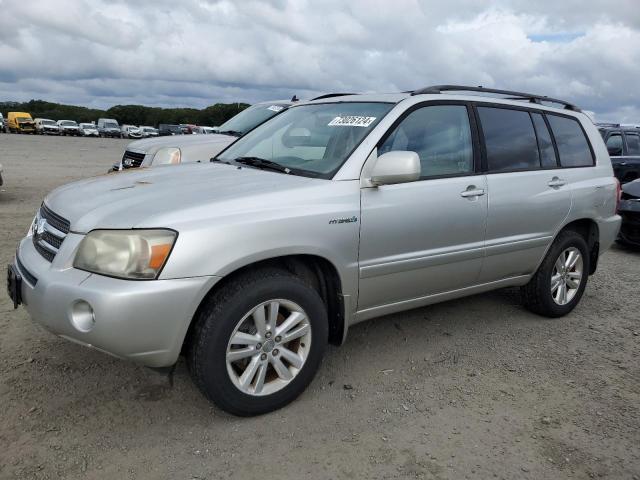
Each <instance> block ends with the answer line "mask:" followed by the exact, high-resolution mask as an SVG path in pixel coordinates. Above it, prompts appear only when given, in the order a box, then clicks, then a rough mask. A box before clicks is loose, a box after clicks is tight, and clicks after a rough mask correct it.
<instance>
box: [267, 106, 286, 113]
mask: <svg viewBox="0 0 640 480" xmlns="http://www.w3.org/2000/svg"><path fill="white" fill-rule="evenodd" d="M267 110H271V111H272V112H281V111H282V110H284V107H281V106H280V105H271V106H270V107H267Z"/></svg>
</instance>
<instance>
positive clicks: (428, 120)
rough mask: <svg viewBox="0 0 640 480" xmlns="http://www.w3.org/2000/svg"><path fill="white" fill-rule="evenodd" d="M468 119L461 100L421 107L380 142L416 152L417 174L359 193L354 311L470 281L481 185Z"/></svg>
mask: <svg viewBox="0 0 640 480" xmlns="http://www.w3.org/2000/svg"><path fill="white" fill-rule="evenodd" d="M472 119H473V114H472V110H471V107H470V106H469V105H466V104H463V103H455V104H453V103H452V104H447V103H444V104H437V105H433V104H426V105H421V106H418V107H416V108H414V109H412V110H411V111H409V112H407V113H406V114H405V116H404V117H403V118H401V120H399V122H397V124H396V125H395V126H394V127H392V129H391V130H390V131H389V132H388V134H387V135H386V136H385V138H383V139H382V141H381V143H380V144H379V145H378V155H382V154H383V153H386V152H389V151H395V150H408V151H414V152H416V153H417V154H418V156H419V157H420V163H421V169H422V173H421V178H420V180H419V181H416V182H410V183H403V184H398V185H382V186H380V187H376V188H363V189H362V193H361V204H362V210H361V227H360V228H361V234H360V283H359V299H358V310H360V311H362V310H375V309H376V308H380V307H383V306H385V305H391V304H403V305H411V304H412V303H411V302H412V301H414V302H419V301H420V300H421V299H422V298H424V297H426V296H429V295H433V294H437V293H441V292H447V291H450V290H455V289H458V288H463V287H468V286H471V285H475V284H476V282H477V280H478V275H479V273H480V268H481V266H482V257H483V254H484V251H483V246H484V231H485V222H486V217H487V186H486V178H485V176H484V175H482V174H477V173H476V166H478V167H479V165H478V164H479V155H478V154H477V148H474V144H477V134H476V130H475V126H474V125H473V123H472V122H471V121H470V120H472ZM474 140H475V141H474ZM414 304H415V303H414Z"/></svg>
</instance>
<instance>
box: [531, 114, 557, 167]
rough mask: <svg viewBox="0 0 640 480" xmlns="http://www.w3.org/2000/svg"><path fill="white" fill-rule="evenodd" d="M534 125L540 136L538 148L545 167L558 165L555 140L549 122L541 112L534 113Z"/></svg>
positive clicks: (532, 116)
mask: <svg viewBox="0 0 640 480" xmlns="http://www.w3.org/2000/svg"><path fill="white" fill-rule="evenodd" d="M531 118H532V119H533V126H534V127H535V128H536V135H537V137H538V148H539V149H540V162H541V163H542V167H543V168H548V167H557V166H558V162H557V161H556V151H555V150H554V149H553V142H552V141H551V135H550V134H549V129H548V128H547V124H546V123H545V121H544V118H542V115H541V114H539V113H532V114H531Z"/></svg>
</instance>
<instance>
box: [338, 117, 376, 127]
mask: <svg viewBox="0 0 640 480" xmlns="http://www.w3.org/2000/svg"><path fill="white" fill-rule="evenodd" d="M375 121H376V117H359V116H348V117H336V118H334V119H333V120H331V121H330V122H329V123H328V124H327V126H328V127H368V126H369V125H371V124H372V123H373V122H375Z"/></svg>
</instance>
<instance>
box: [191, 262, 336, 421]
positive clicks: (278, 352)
mask: <svg viewBox="0 0 640 480" xmlns="http://www.w3.org/2000/svg"><path fill="white" fill-rule="evenodd" d="M260 312H262V313H260ZM259 319H262V320H259ZM296 335H297V336H296ZM327 339H328V321H327V312H326V308H325V305H324V302H323V301H322V299H321V298H320V296H319V295H318V292H316V290H315V289H313V288H312V287H311V286H309V285H307V284H306V283H304V282H303V281H302V280H300V279H299V278H298V277H295V276H293V275H291V274H290V273H288V272H286V271H283V270H278V269H269V270H260V271H256V272H250V273H248V274H245V275H243V276H241V277H238V278H236V279H234V280H231V281H230V282H229V283H228V284H227V285H225V286H224V287H223V288H222V289H220V290H218V291H217V292H215V293H214V294H213V295H212V296H211V297H210V298H209V299H208V300H206V303H205V304H204V306H203V307H202V308H201V309H200V312H199V313H198V315H197V317H196V319H195V325H194V328H193V331H192V333H191V336H190V340H189V344H188V349H187V364H188V366H189V370H190V372H191V375H192V378H193V381H194V383H195V384H196V385H197V386H198V388H199V389H200V390H201V391H202V393H203V394H204V395H205V396H206V397H207V398H209V399H210V400H212V401H213V402H214V403H215V404H216V405H217V406H218V407H220V408H221V409H223V410H225V411H227V412H229V413H232V414H234V415H239V416H253V415H260V414H263V413H267V412H271V411H273V410H277V409H279V408H282V407H284V406H285V405H287V404H288V403H290V402H292V401H293V400H294V399H295V398H296V397H298V396H299V395H300V394H301V393H302V392H303V391H304V390H305V388H306V387H307V386H308V385H309V383H311V381H312V380H313V377H314V376H315V373H316V371H317V370H318V367H319V366H320V362H321V360H322V356H323V354H324V350H325V348H326V345H327ZM236 357H240V358H238V359H235V358H236Z"/></svg>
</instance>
